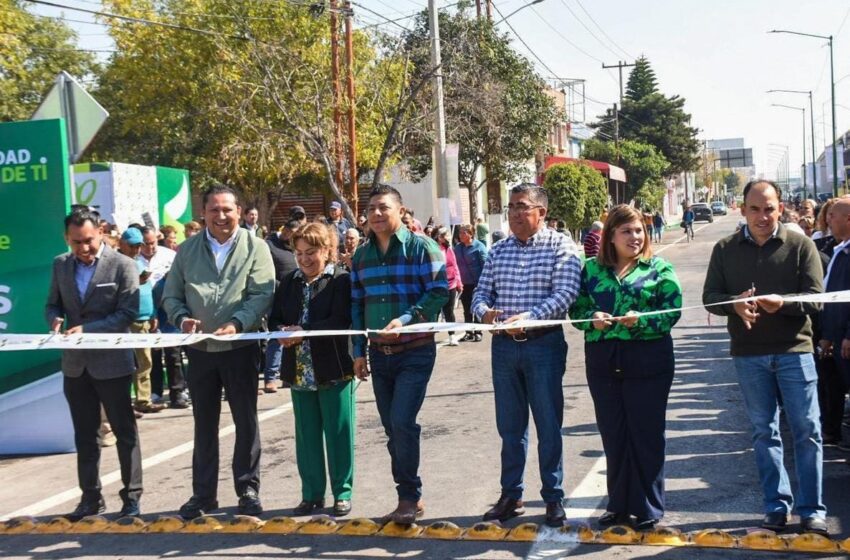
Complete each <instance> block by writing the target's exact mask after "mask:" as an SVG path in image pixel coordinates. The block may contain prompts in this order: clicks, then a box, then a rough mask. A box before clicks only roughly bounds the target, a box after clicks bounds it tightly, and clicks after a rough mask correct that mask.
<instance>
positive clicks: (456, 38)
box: [405, 5, 559, 216]
mask: <svg viewBox="0 0 850 560" xmlns="http://www.w3.org/2000/svg"><path fill="white" fill-rule="evenodd" d="M467 7H468V6H465V5H461V6H460V9H459V10H458V11H457V12H455V13H451V14H450V13H447V12H445V11H440V13H439V18H440V21H439V25H440V37H441V44H442V53H441V54H442V56H441V58H442V68H441V70H440V72H441V74H442V77H443V88H444V103H445V115H446V130H447V134H446V136H447V141H448V142H450V143H457V144H458V145H459V148H460V153H459V181H460V183H461V186H465V187H466V188H467V189H468V190H469V198H470V210H471V213H472V215H473V216H475V215H476V214H477V213H478V207H477V192H478V190H479V189H480V188H481V187H482V186H483V185H484V184H485V182H486V181H487V180H493V179H499V180H502V181H515V180H517V179H518V178H519V177H520V176H522V175H524V174H525V173H527V172H528V167H527V165H528V162H529V161H530V160H531V159H533V158H534V157H535V155H536V154H537V153H538V152H539V151H540V150H541V149H542V148H543V147H544V146H545V145H546V141H547V138H548V134H549V131H550V130H551V129H552V126H553V125H554V124H555V123H556V122H557V121H558V118H559V114H558V111H557V109H556V107H555V104H554V102H553V100H552V99H551V98H550V97H549V96H548V95H547V94H546V92H545V83H544V82H543V80H542V79H541V78H540V76H539V75H537V73H536V72H535V70H534V67H533V65H532V64H531V63H530V62H529V61H528V60H527V59H526V58H524V57H522V56H520V55H519V54H518V53H517V52H516V51H515V50H514V49H513V48H512V47H511V43H510V40H509V38H508V36H507V35H505V34H503V33H500V32H499V31H498V30H497V29H496V28H495V27H494V26H493V24H492V22H490V21H489V20H487V19H486V18H475V17H473V16H472V15H471V14H470V13H468V12H467ZM429 45H430V37H429V31H428V19H427V14H426V13H425V12H423V13H422V14H420V16H419V17H418V19H417V21H416V23H415V25H414V27H413V30H412V31H411V32H410V33H408V34H407V36H406V43H405V48H406V50H407V52H408V53H409V56H410V59H411V61H413V63H414V65H415V70H414V75H415V76H418V77H421V76H423V75H424V74H425V73H427V72H428V71H430V69H431V65H430V55H429V53H430V49H429ZM428 93H429V95H430V92H428ZM410 140H411V142H410V143H408V146H407V150H406V155H407V156H408V157H409V159H410V160H411V161H412V162H413V163H414V169H416V170H418V171H419V172H420V173H421V172H422V171H424V170H427V169H430V167H431V145H432V143H433V137H432V136H431V135H430V134H427V133H424V134H418V135H414V136H411V138H410ZM481 170H486V173H487V178H486V179H485V180H483V181H479V179H478V177H479V175H480V173H479V172H480V171H481Z"/></svg>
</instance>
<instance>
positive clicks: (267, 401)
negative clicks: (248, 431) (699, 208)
mask: <svg viewBox="0 0 850 560" xmlns="http://www.w3.org/2000/svg"><path fill="white" fill-rule="evenodd" d="M737 219H738V218H737V216H733V215H730V216H727V217H723V218H720V219H718V220H716V221H715V222H714V223H713V224H711V225H705V226H702V225H700V226H698V227H697V232H696V239H695V241H693V242H691V243H686V242H684V241H683V240H681V239H679V237H680V236H679V231H673V232H668V233H667V234H666V235H665V239H664V242H663V243H662V244H660V245H658V246H657V247H656V250H658V251H660V252H661V256H663V257H664V258H667V259H669V260H670V261H671V262H672V263H673V264H674V266H675V267H676V271H677V273H678V274H679V277H680V280H681V281H682V284H683V287H684V301H685V305H686V306H688V305H698V304H699V302H700V294H701V289H702V281H703V277H704V274H705V268H706V264H707V262H708V258H709V254H710V251H711V247H712V245H713V243H714V242H715V241H716V240H717V239H719V238H720V237H722V236H724V235H726V234H728V233H730V232H732V231H733V230H734V227H735V224H736V222H737ZM673 334H674V337H675V344H676V358H677V364H676V370H677V371H676V377H675V380H674V383H673V388H672V392H671V396H670V403H669V406H668V412H667V418H668V425H667V438H668V439H667V442H668V446H667V473H666V474H667V508H668V511H667V516H666V518H665V519H664V521H663V524H664V525H667V526H671V527H676V528H678V529H680V530H682V531H693V530H698V529H703V528H718V529H724V530H727V531H731V532H733V533H734V534H738V535H743V534H744V533H745V532H746V531H747V530H748V529H751V528H753V527H755V526H757V524H758V523H759V521H760V519H761V514H760V512H761V492H760V489H759V486H758V480H757V478H756V470H755V464H754V458H753V454H752V451H751V449H750V436H749V426H748V421H747V419H746V417H745V415H744V411H743V408H742V407H743V405H742V399H741V396H740V393H739V391H738V387H737V385H736V381H735V375H734V371H733V367H732V362H731V359H730V358H729V356H728V336H727V333H726V330H725V321H724V320H723V319H721V318H718V317H711V318H709V317H708V314H707V313H706V312H705V310H704V309H699V308H698V309H693V310H687V311H685V313H684V314H683V317H682V320H681V321H680V322H679V324H678V325H677V326H676V328H675V329H674V331H673ZM567 339H568V342H569V354H568V359H567V362H568V366H567V373H566V375H565V376H564V381H563V389H564V396H565V399H566V411H565V425H564V429H563V433H564V444H565V445H564V449H565V452H564V453H565V455H564V465H565V475H566V479H565V487H566V488H565V489H566V491H567V494H568V496H569V501H568V506H569V507H568V516H569V517H570V519H571V520H582V519H591V520H592V519H593V518H594V517H595V516H597V515H599V514H600V513H601V512H602V511H604V503H605V502H604V500H605V483H604V473H605V462H604V457H603V455H602V447H601V442H600V439H599V436H598V433H597V431H596V424H595V419H594V413H593V406H592V402H591V399H590V395H589V393H588V391H587V386H586V382H585V378H584V361H583V352H582V339H581V335H580V333H579V332H578V331H577V330H575V329H572V328H569V327H568V328H567ZM357 401H358V404H357V426H358V439H357V450H356V461H357V462H356V478H355V490H354V497H353V505H354V510H353V512H352V514H351V516H350V517H371V518H376V517H380V516H382V515H383V514H385V513H387V512H389V511H391V510H392V509H393V508H394V507H395V500H396V498H395V491H394V486H393V482H392V477H391V474H390V465H389V457H388V455H387V452H386V448H385V445H384V441H385V439H384V435H383V430H382V428H381V425H380V422H379V420H378V415H377V411H376V409H375V403H374V397H373V395H372V390H371V386H370V384H369V383H363V384H361V385H360V386H359V388H358V390H357ZM223 408H224V414H223V416H222V423H221V426H222V428H223V434H222V440H221V441H222V457H221V465H222V470H221V474H220V489H219V501H220V503H221V505H222V510H220V511H221V513H220V515H227V514H232V513H235V509H236V508H235V506H236V501H237V498H236V496H235V494H234V491H233V486H232V482H231V479H230V474H229V463H230V456H229V455H230V451H231V449H232V445H233V434H232V429H228V427H229V426H230V425H231V423H230V419H229V415H228V414H227V412H226V406H225V407H223ZM260 409H261V410H260V414H261V419H262V423H261V434H262V440H263V458H262V488H261V496H262V499H263V502H264V506H265V508H266V513H265V514H264V516H263V517H264V518H270V517H272V516H275V515H291V514H292V508H293V507H294V506H295V505H296V504H297V503H298V502H299V501H300V484H299V479H298V473H297V471H296V465H295V458H294V434H293V420H292V412H291V406H290V398H289V394H288V392H287V391H280V392H278V393H277V394H274V395H263V396H261V397H260ZM419 418H420V423H421V425H422V466H421V473H422V478H423V482H424V499H425V502H426V514H425V518H424V520H423V524H426V525H427V524H428V523H430V522H433V521H437V520H449V521H452V522H454V523H456V524H457V525H460V526H462V527H469V526H471V525H473V524H474V523H475V522H477V521H479V520H480V518H481V515H482V514H483V512H484V511H486V510H487V509H488V508H489V507H490V505H491V504H492V503H493V502H494V501H495V500H496V499H497V498H498V496H499V439H498V435H497V433H496V427H495V419H494V406H493V397H492V387H491V382H490V352H489V335H485V339H484V342H481V343H463V344H461V345H460V346H459V347H441V348H440V349H439V351H438V357H437V365H436V367H435V370H434V374H433V377H432V379H431V383H430V385H429V391H428V396H427V398H426V400H425V404H424V406H423V408H422V412H421V414H420V417H419ZM139 426H140V430H141V441H142V451H143V456H144V458H145V470H144V476H145V495H144V496H143V499H142V511H143V517H145V518H146V519H154V518H156V517H157V516H159V515H174V514H176V510H177V509H178V508H179V507H180V505H181V504H182V503H183V502H184V501H185V500H186V499H187V498H188V497H189V496H190V494H191V441H192V417H191V411H190V410H173V411H172V410H167V411H164V412H162V413H159V414H151V415H146V417H145V418H143V419H142V420H140V423H139ZM535 446H536V439H535V437H534V434H533V429H532V436H531V444H530V449H529V456H528V462H527V468H526V495H525V500H526V506H527V513H526V515H524V516H522V517H519V518H517V519H514V520H511V521H510V522H508V523H507V524H506V525H508V526H511V527H512V526H516V525H517V524H519V523H522V522H525V521H531V522H536V523H542V521H543V513H544V505H543V503H542V501H541V499H540V496H539V488H540V481H539V476H538V473H537V458H536V451H535ZM845 460H846V455H844V454H843V453H841V452H840V451H838V450H837V449H836V448H834V447H828V448H826V451H825V465H824V487H825V491H824V495H825V500H826V504H827V507H828V508H829V525H830V529H831V531H832V532H833V533H834V534H835V535H836V536H838V537H841V538H846V537H848V536H850V528H848V524H850V503H849V502H848V500H847V495H848V488H850V484H848V481H850V468H848V465H847V464H846V462H845ZM786 461H787V464H789V465H792V464H793V455H792V454H791V453H790V451H789V453H788V457H787V460H786ZM74 465H75V461H74V456H73V455H54V456H38V457H15V458H0V480H2V481H3V482H4V484H2V485H0V518H5V517H6V516H8V515H9V514H11V513H15V514H22V513H29V514H32V515H37V516H39V517H40V518H44V519H49V518H51V517H54V516H56V515H59V514H62V513H66V512H68V511H70V510H71V509H73V507H74V505H75V503H76V501H77V495H76V494H75V488H76V471H75V466H74ZM117 469H118V462H117V456H116V454H115V451H114V448H110V449H106V450H104V454H103V459H102V464H101V472H102V473H104V475H105V476H104V485H105V489H104V493H105V496H106V500H107V507H108V512H110V513H112V514H113V515H114V512H117V510H118V509H119V508H120V500H119V498H118V496H117V493H118V489H119V484H117V483H116V482H117V480H118V477H117V475H116V471H117ZM791 472H792V478H793V470H792V471H791ZM107 473H108V474H107ZM328 501H329V502H330V498H329V499H328ZM765 554H766V553H758V552H749V551H744V550H736V551H730V550H710V549H699V550H695V549H693V548H691V549H677V548H667V547H647V546H641V547H636V546H631V547H630V546H601V545H573V544H569V543H564V542H557V540H555V539H540V540H539V541H538V542H536V543H510V542H472V541H436V540H422V539H417V540H405V539H392V538H376V537H369V538H363V537H344V536H336V535H334V536H319V537H315V536H292V535H289V536H275V535H257V534H253V535H216V534H209V535H186V534H158V535H136V536H133V535H24V536H0V556H2V557H3V558H38V559H42V558H44V559H47V558H63V559H64V558H74V559H77V558H97V557H116V558H133V559H147V558H159V557H168V558H188V557H190V556H203V557H206V558H239V559H243V558H270V557H275V558H292V559H294V558H329V559H342V558H358V559H367V558H389V557H403V558H415V559H424V558H488V559H503V558H534V559H543V558H547V559H548V558H559V557H564V556H573V555H576V556H577V555H581V556H584V557H588V558H597V557H598V558H602V557H605V558H609V557H616V558H642V557H648V556H655V557H663V558H694V557H701V558H730V557H735V558H748V557H755V556H760V557H763V556H764V555H765ZM773 556H777V555H776V554H773ZM779 556H780V557H787V558H791V557H793V556H795V555H790V554H789V555H779ZM797 556H798V555H797Z"/></svg>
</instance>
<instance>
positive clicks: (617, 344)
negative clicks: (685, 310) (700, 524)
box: [570, 204, 682, 531]
mask: <svg viewBox="0 0 850 560" xmlns="http://www.w3.org/2000/svg"><path fill="white" fill-rule="evenodd" d="M681 307H682V288H681V285H680V284H679V280H678V278H677V277H676V273H675V272H674V271H673V267H672V265H671V264H670V263H669V262H667V261H665V260H664V259H661V258H659V257H655V256H653V255H652V248H651V245H650V242H649V234H648V231H647V228H646V222H645V221H644V219H643V215H642V214H641V212H639V211H638V210H636V209H634V208H632V207H630V206H627V205H625V204H621V205H619V206H615V207H614V208H613V209H611V211H610V212H609V213H608V219H607V221H606V222H605V227H604V228H603V229H602V237H601V240H600V251H599V255H597V256H596V257H595V258H592V259H589V260H588V261H587V262H586V263H585V266H584V270H583V271H582V275H581V290H580V292H579V296H578V299H577V300H576V302H575V304H574V305H573V306H572V307H571V308H570V318H571V319H573V320H579V321H584V322H580V323H575V326H576V327H578V328H579V329H581V330H583V331H584V340H585V345H584V355H585V370H586V375H587V385H588V388H589V389H590V395H591V397H592V398H593V406H594V409H595V411H596V424H597V426H598V427H599V434H600V435H601V436H602V447H603V449H604V451H605V457H606V459H607V462H608V475H607V479H608V480H607V481H608V508H607V511H606V512H605V513H604V514H603V515H602V516H601V517H600V518H599V524H600V525H602V526H607V525H613V524H616V523H628V522H630V521H631V516H634V517H635V522H634V527H635V529H637V530H644V531H645V530H649V529H652V528H654V527H655V525H656V524H657V523H658V521H659V520H660V519H661V518H662V517H663V516H664V450H665V441H664V429H665V415H666V412H667V397H668V395H669V393H670V387H671V385H672V383H673V371H674V369H675V362H674V358H673V339H672V337H671V336H670V330H671V329H672V328H673V325H675V324H676V322H677V321H678V320H679V318H680V317H681V311H678V309H679V308H681ZM664 310H676V311H671V312H669V313H663V314H656V315H641V313H646V312H652V311H664Z"/></svg>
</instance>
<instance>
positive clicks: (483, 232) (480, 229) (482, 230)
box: [475, 216, 496, 247]
mask: <svg viewBox="0 0 850 560" xmlns="http://www.w3.org/2000/svg"><path fill="white" fill-rule="evenodd" d="M489 234H490V227H489V226H488V225H487V223H486V222H485V221H484V216H478V218H476V220H475V239H477V240H478V241H480V242H481V243H483V244H484V246H485V247H486V246H487V236H488V235H489ZM495 242H496V240H495V239H494V240H493V243H495Z"/></svg>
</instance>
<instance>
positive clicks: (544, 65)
mask: <svg viewBox="0 0 850 560" xmlns="http://www.w3.org/2000/svg"><path fill="white" fill-rule="evenodd" d="M491 6H493V9H494V10H496V13H497V14H499V17H500V18H502V20H501V21H502V23H504V24H505V25H507V26H508V28H509V29H510V30H511V31H512V32H513V34H514V35H515V36H516V38H517V39H519V42H520V43H522V45H523V46H524V47H525V48H526V50H527V51H528V52H529V53H530V54H531V56H533V57H534V58H535V59H537V62H539V63H540V65H541V66H543V68H545V69H546V71H547V72H549V73H550V74H552V75H553V76H557V75H558V73H557V72H555V71H554V70H552V69H551V68H549V65H548V64H546V63H545V62H543V59H542V58H540V57H539V56H537V53H536V52H534V51H533V50H532V49H531V47H529V46H528V43H526V42H525V39H523V38H522V35H520V34H519V33H517V30H516V29H514V26H513V25H511V22H509V21H508V20H506V19H505V16H504V15H502V11H501V10H500V9H499V7H498V6H496V4H491ZM532 9H534V8H532ZM558 79H561V78H558Z"/></svg>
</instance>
